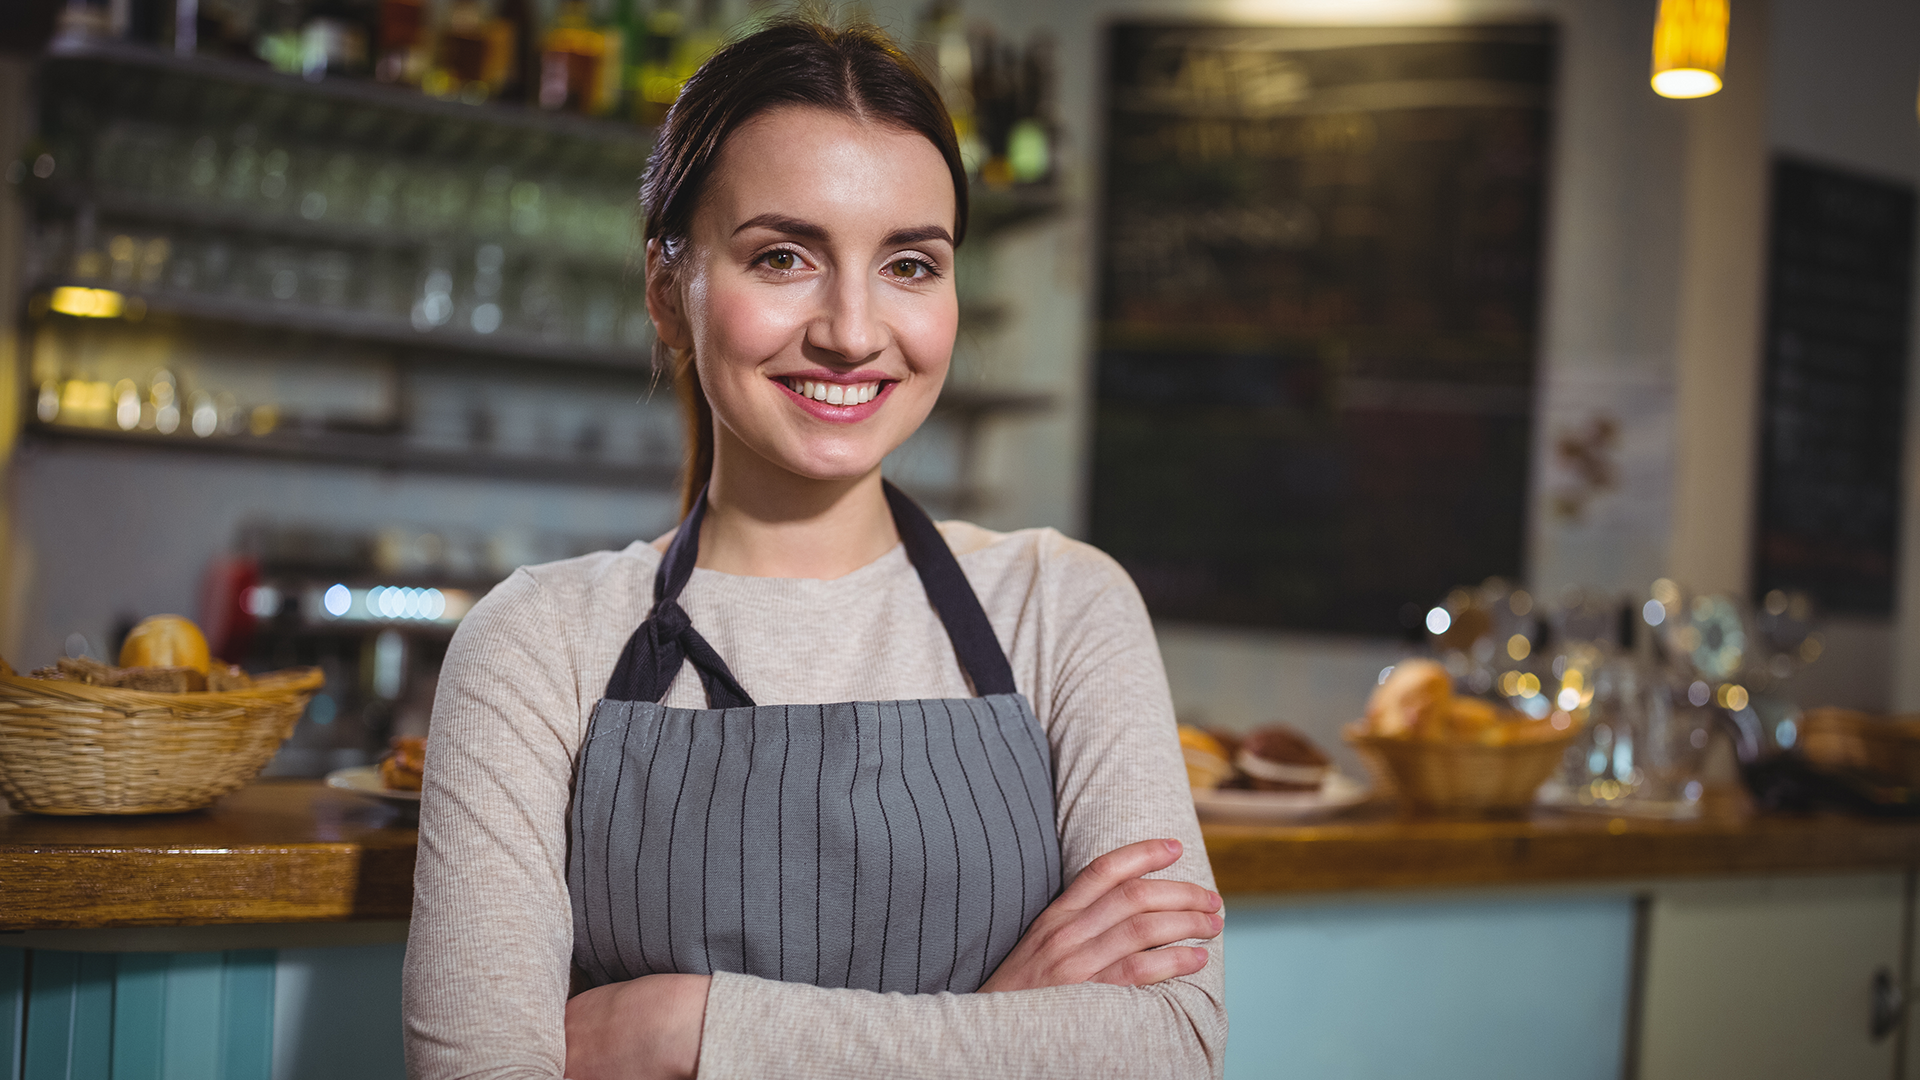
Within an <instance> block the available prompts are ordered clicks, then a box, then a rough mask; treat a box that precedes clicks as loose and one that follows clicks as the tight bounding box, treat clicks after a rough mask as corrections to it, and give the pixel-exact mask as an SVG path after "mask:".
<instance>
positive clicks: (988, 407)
mask: <svg viewBox="0 0 1920 1080" xmlns="http://www.w3.org/2000/svg"><path fill="white" fill-rule="evenodd" d="M1052 400H1053V399H1052V398H1051V396H1049V395H1045V394H1028V393H1010V392H1002V391H987V390H974V389H968V388H964V387H950V388H948V389H946V390H944V391H942V392H941V395H940V400H939V401H938V402H937V403H936V404H935V406H934V411H935V412H936V413H939V414H947V415H952V414H959V416H960V419H961V420H962V422H964V423H974V422H976V421H978V420H979V419H980V418H981V417H982V416H985V415H987V414H990V413H1007V412H1023V411H1036V410H1042V409H1045V408H1048V407H1049V406H1051V404H1052ZM27 432H28V434H29V435H30V436H31V437H33V438H35V439H38V440H42V441H46V442H54V443H58V442H83V443H87V442H91V443H106V444H110V445H115V446H125V447H134V448H138V449H142V450H163V451H182V452H188V453H203V454H225V455H229V456H252V457H267V458H278V459H281V460H288V461H306V462H313V463H316V464H326V465H352V466H362V467H371V468H378V469H393V470H400V471H408V472H428V473H442V474H452V475H460V476H482V477H487V478H489V479H495V480H525V481H535V482H545V483H563V484H577V485H583V486H587V487H614V488H638V489H648V490H664V489H668V488H671V487H673V485H674V484H676V483H677V482H678V481H679V476H680V467H679V465H678V464H677V463H676V464H674V465H670V466H669V465H647V464H619V463H614V462H606V461H596V460H594V459H591V458H535V457H508V456H504V455H497V454H488V453H485V452H476V451H471V450H451V449H437V448H431V447H422V446H418V445H414V444H411V443H409V442H407V441H406V438H405V436H404V435H390V434H368V433H361V432H349V431H313V432H308V431H298V430H292V429H283V430H282V431H278V432H275V433H273V434H270V435H251V434H242V435H214V436H209V437H207V438H198V437H195V436H193V435H188V434H173V435H160V434H154V433H148V432H140V431H115V430H111V429H106V428H87V427H70V426H66V425H61V424H48V423H45V422H43V421H40V420H37V419H35V420H30V421H29V422H28V424H27ZM909 490H910V491H911V492H912V493H913V494H914V495H915V496H916V497H919V498H925V499H926V500H928V501H932V502H938V503H945V504H948V505H951V506H953V507H955V508H956V510H964V509H965V508H967V507H971V506H975V505H978V503H979V500H980V493H979V492H977V491H975V490H973V489H971V488H965V487H962V488H953V489H947V488H941V489H938V490H935V489H928V488H924V487H919V486H910V487H909Z"/></svg>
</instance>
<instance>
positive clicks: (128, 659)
mask: <svg viewBox="0 0 1920 1080" xmlns="http://www.w3.org/2000/svg"><path fill="white" fill-rule="evenodd" d="M120 666H121V667H123V668H130V667H161V668H164V667H183V668H192V669H193V670H195V671H197V672H199V673H200V674H201V675H205V674H206V673H207V672H208V671H209V670H211V669H212V668H213V657H212V655H211V654H210V653H209V652H208V651H207V639H206V636H205V635H203V634H201V633H200V628H199V627H197V626H195V625H193V621H192V620H190V619H183V618H181V617H180V616H178V615H153V616H149V617H148V618H145V619H142V620H140V625H139V626H136V627H134V628H133V632H132V633H130V634H128V635H127V643H126V644H124V645H122V646H120Z"/></svg>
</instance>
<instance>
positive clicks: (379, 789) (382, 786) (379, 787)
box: [327, 765, 420, 805]
mask: <svg viewBox="0 0 1920 1080" xmlns="http://www.w3.org/2000/svg"><path fill="white" fill-rule="evenodd" d="M327 786H328V787H330V788H339V789H340V790H341V791H351V792H353V793H354V794H356V795H366V796H370V797H372V798H375V799H386V800H388V801H389V802H397V803H410V804H414V805H418V804H419V802H420V793H419V792H417V791H402V790H400V789H398V788H390V787H388V786H387V785H386V783H385V782H384V781H382V780H381V779H380V766H378V765H355V766H354V767H352V768H351V769H335V770H333V771H332V772H330V773H328V774H327Z"/></svg>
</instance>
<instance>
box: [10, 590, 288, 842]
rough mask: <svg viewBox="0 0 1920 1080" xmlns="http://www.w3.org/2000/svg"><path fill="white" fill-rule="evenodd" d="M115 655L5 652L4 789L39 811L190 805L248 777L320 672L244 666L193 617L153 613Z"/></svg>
mask: <svg viewBox="0 0 1920 1080" xmlns="http://www.w3.org/2000/svg"><path fill="white" fill-rule="evenodd" d="M120 661H121V662H120V663H119V664H118V665H114V664H107V663H103V662H101V661H99V660H95V659H92V658H90V657H84V656H82V657H65V658H62V659H61V660H59V661H56V662H55V663H54V664H52V665H50V666H48V667H43V668H40V669H39V670H37V671H32V672H29V673H28V674H26V675H18V674H15V673H14V671H13V670H12V668H10V667H9V666H8V665H7V664H6V662H5V661H0V797H4V798H5V799H6V801H7V803H8V804H9V805H11V806H12V807H13V809H14V810H16V811H22V812H26V813H35V814H60V815H78V814H166V813H178V812H181V811H185V810H194V809H198V808H200V807H202V806H205V805H207V804H208V803H210V802H212V801H213V800H215V799H217V798H219V797H220V796H222V795H224V794H226V793H227V792H230V791H233V790H234V789H236V788H238V787H240V786H241V785H243V784H245V783H247V782H248V781H249V780H252V779H253V778H254V776H255V775H256V774H257V773H259V771H260V769H261V768H262V767H263V766H264V765H266V763H267V761H268V760H269V759H271V758H272V757H273V755H274V753H275V752H276V751H278V750H279V749H280V745H281V743H283V742H284V741H286V738H287V736H288V735H289V734H290V733H291V732H292V730H293V726H294V725H295V724H296V723H298V722H299V719H300V715H301V713H302V712H304V711H305V709H306V707H307V703H308V701H309V700H310V699H311V698H312V697H313V695H314V693H315V692H316V691H318V690H319V689H320V688H321V686H323V685H324V684H325V682H326V679H325V676H323V675H322V674H321V672H320V669H318V668H288V669H286V670H284V671H276V672H270V673H266V674H262V675H258V676H255V675H250V674H248V673H247V672H245V671H242V670H240V669H239V668H237V667H234V666H232V665H229V664H225V663H221V662H219V661H217V660H215V659H214V658H213V657H212V656H210V655H208V654H207V650H206V639H205V638H204V637H202V636H201V634H200V630H199V628H198V627H196V626H194V625H193V624H192V623H191V622H188V621H187V620H185V619H181V618H178V617H177V616H168V617H164V618H161V619H155V620H148V621H147V622H146V623H143V624H141V627H139V628H136V631H135V632H134V633H133V634H130V635H129V637H128V642H127V647H126V648H124V649H122V650H121V652H120Z"/></svg>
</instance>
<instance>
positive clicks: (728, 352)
mask: <svg viewBox="0 0 1920 1080" xmlns="http://www.w3.org/2000/svg"><path fill="white" fill-rule="evenodd" d="M708 298H709V305H708V316H709V318H708V319H707V323H708V326H709V329H710V338H709V340H710V345H709V353H708V355H709V356H710V357H712V358H713V359H715V360H719V361H721V362H723V363H725V364H726V365H727V366H728V367H735V366H739V367H745V368H753V367H757V366H758V365H759V364H761V363H762V362H764V361H766V360H769V359H771V358H773V357H774V356H777V355H779V353H780V352H781V350H782V349H783V348H784V347H785V346H786V345H787V344H788V343H789V342H791V341H793V340H794V339H795V338H796V337H797V336H798V335H799V334H800V333H802V332H803V331H804V330H805V323H804V315H803V312H802V309H801V306H800V305H799V304H796V303H795V302H794V301H793V299H792V298H788V297H784V296H776V297H767V296H764V295H758V296H756V295H754V293H753V291H752V290H745V289H728V290H720V289H715V290H712V291H711V292H710V293H709V294H708Z"/></svg>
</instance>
